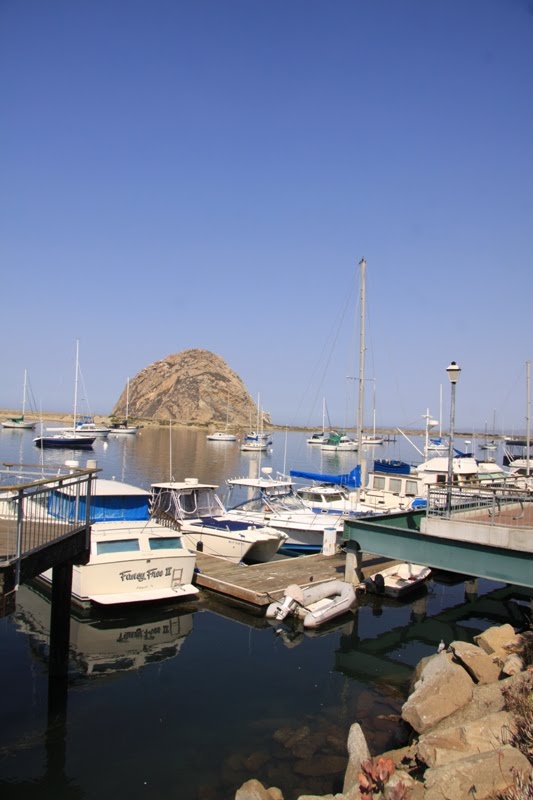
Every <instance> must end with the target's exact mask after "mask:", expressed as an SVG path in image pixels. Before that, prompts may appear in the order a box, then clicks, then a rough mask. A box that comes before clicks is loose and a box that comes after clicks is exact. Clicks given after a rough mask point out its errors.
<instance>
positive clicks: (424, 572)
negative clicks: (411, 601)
mask: <svg viewBox="0 0 533 800" xmlns="http://www.w3.org/2000/svg"><path fill="white" fill-rule="evenodd" d="M430 574H431V569H430V568H429V567H425V566H423V565H421V564H407V563H402V564H396V565H395V566H392V567H387V568H386V569H382V570H380V571H379V572H375V573H374V575H372V576H371V577H368V578H366V579H365V580H364V582H363V584H362V585H361V587H360V588H361V589H363V590H364V591H367V592H369V593H371V594H384V595H387V596H388V597H394V598H395V599H397V600H399V599H402V598H403V597H405V596H406V595H408V594H412V592H414V591H415V590H417V589H420V588H421V586H423V584H424V583H425V581H426V580H427V578H429V576H430Z"/></svg>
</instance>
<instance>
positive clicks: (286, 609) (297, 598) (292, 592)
mask: <svg viewBox="0 0 533 800" xmlns="http://www.w3.org/2000/svg"><path fill="white" fill-rule="evenodd" d="M303 600H304V596H303V592H302V588H301V586H298V584H296V583H294V584H291V586H287V588H286V589H285V596H284V598H283V602H282V603H281V604H280V606H279V608H277V609H276V614H275V619H279V620H282V619H285V617H286V616H287V615H288V614H293V613H294V612H295V611H296V609H297V608H298V606H301V605H303Z"/></svg>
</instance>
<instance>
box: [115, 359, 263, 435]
mask: <svg viewBox="0 0 533 800" xmlns="http://www.w3.org/2000/svg"><path fill="white" fill-rule="evenodd" d="M126 394H127V387H124V391H123V392H122V394H121V395H120V397H119V399H118V401H117V403H116V404H115V406H114V408H113V412H112V413H113V416H114V417H124V416H125V414H126V401H127V398H126ZM129 417H130V418H133V419H150V420H156V421H160V422H164V421H173V422H177V423H181V424H188V425H213V426H222V427H225V425H226V418H227V420H228V426H229V427H231V428H234V427H247V426H250V425H251V426H252V427H255V426H256V425H257V406H256V404H255V403H254V401H253V399H252V398H251V396H250V395H249V393H248V391H247V390H246V387H245V385H244V383H243V381H242V380H241V379H240V378H239V376H238V375H237V374H236V373H235V372H234V371H233V370H232V369H230V367H229V366H228V365H227V364H226V362H225V361H224V359H223V358H221V357H220V356H217V355H215V353H211V352H209V351H208V350H184V351H183V352H181V353H175V354H173V355H169V356H167V357H166V358H163V359H161V361H156V362H154V363H153V364H150V366H148V367H145V368H144V369H143V370H141V372H139V373H138V374H137V375H136V376H135V377H134V378H132V379H131V380H130V384H129ZM264 422H265V423H267V422H269V420H268V419H264Z"/></svg>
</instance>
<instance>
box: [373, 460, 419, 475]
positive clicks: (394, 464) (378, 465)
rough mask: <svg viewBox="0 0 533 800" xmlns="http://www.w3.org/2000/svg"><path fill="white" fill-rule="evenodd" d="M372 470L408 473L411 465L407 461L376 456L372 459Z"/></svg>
mask: <svg viewBox="0 0 533 800" xmlns="http://www.w3.org/2000/svg"><path fill="white" fill-rule="evenodd" d="M374 472H390V473H392V474H394V475H409V474H410V472H411V467H410V465H409V464H408V463H407V461H396V460H388V459H386V458H376V460H375V461H374Z"/></svg>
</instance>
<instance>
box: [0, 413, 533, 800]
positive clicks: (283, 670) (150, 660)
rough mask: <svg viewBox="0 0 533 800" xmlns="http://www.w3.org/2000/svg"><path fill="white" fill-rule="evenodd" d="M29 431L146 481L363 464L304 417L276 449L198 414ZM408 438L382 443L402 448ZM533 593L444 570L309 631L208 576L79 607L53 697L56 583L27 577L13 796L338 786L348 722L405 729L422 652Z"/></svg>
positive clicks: (0, 435) (12, 631) (9, 758)
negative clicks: (333, 447) (211, 438)
mask: <svg viewBox="0 0 533 800" xmlns="http://www.w3.org/2000/svg"><path fill="white" fill-rule="evenodd" d="M35 435H36V434H35V433H34V432H32V431H20V430H8V429H4V430H2V431H1V432H0V462H3V463H25V464H38V463H39V462H40V460H41V458H42V459H43V460H44V462H45V464H46V465H47V466H50V465H51V464H57V465H61V464H63V463H64V462H65V461H66V460H67V459H70V460H72V459H76V460H78V461H79V463H80V465H81V466H84V465H85V463H86V461H87V460H88V459H91V460H96V462H97V464H98V467H99V468H100V469H101V472H100V475H101V477H105V478H113V477H115V478H116V479H117V480H123V481H127V482H129V483H134V484H136V485H139V486H143V487H144V488H149V486H150V483H152V482H156V481H162V480H169V479H171V478H174V479H176V480H181V479H183V478H186V477H188V478H190V477H195V478H198V479H199V480H200V481H205V482H212V483H214V484H217V485H219V486H220V493H221V495H223V494H224V486H225V480H226V479H227V478H231V477H236V476H242V475H254V474H258V473H259V472H260V471H261V469H262V468H264V467H271V468H272V469H273V472H274V473H275V472H276V471H278V470H279V471H283V472H288V471H289V470H290V469H300V470H304V469H305V470H314V471H323V472H331V473H344V472H348V471H349V470H350V469H351V468H352V467H353V466H354V463H355V454H353V453H346V454H342V455H338V454H332V456H329V458H327V459H326V458H325V454H324V453H321V452H320V449H319V448H314V447H312V446H309V445H307V444H306V435H305V434H303V433H294V432H289V433H284V432H276V433H274V434H273V437H272V439H273V443H272V448H271V449H270V450H269V451H268V452H267V453H255V452H241V450H240V448H239V444H238V443H223V442H208V441H206V437H205V432H203V431H196V430H192V429H178V428H170V429H169V428H145V429H142V430H141V431H140V432H139V433H138V434H137V435H136V436H132V437H130V436H122V437H109V438H108V439H107V440H96V442H95V444H94V447H93V450H92V451H88V452H79V453H76V452H72V451H62V450H58V451H44V452H43V453H41V451H40V450H38V449H37V448H36V447H35V446H34V444H33V437H34V436H35ZM404 447H405V443H403V444H402V443H400V442H398V441H397V442H395V443H391V444H389V445H386V446H383V447H380V448H376V455H379V457H390V458H400V457H404V458H405V457H406V452H405V449H402V448H404ZM372 456H373V452H372V450H369V451H368V452H367V458H368V460H369V465H370V463H371V459H372ZM408 458H411V456H410V455H409V457H408ZM243 569H246V567H243ZM528 602H529V601H528V599H527V598H525V597H521V596H520V592H519V591H518V590H516V589H514V588H512V587H507V586H504V585H501V584H496V583H492V582H489V581H483V580H479V581H472V580H467V579H465V577H464V576H458V575H457V576H451V575H440V576H438V575H435V576H433V577H432V578H431V579H430V581H429V582H428V584H427V587H426V589H425V591H423V592H421V593H420V594H419V595H418V596H416V597H413V599H412V600H411V601H410V602H408V603H402V604H399V603H396V602H394V601H392V600H387V599H385V598H381V597H375V596H374V597H373V598H370V597H369V598H367V599H366V600H364V601H363V603H362V605H361V607H360V608H358V610H357V611H354V612H352V613H350V614H348V615H347V616H345V617H342V618H339V619H338V620H335V621H333V622H332V623H330V624H329V625H328V626H326V627H324V628H322V629H318V630H317V631H313V632H312V633H309V632H306V633H303V632H302V631H301V630H299V629H297V628H291V626H290V625H288V626H283V627H280V626H276V625H275V624H273V623H271V622H269V621H267V620H266V619H264V618H263V617H260V616H256V615H254V614H252V613H250V612H246V611H243V610H242V609H237V608H234V607H232V606H231V605H229V604H226V603H223V602H220V601H217V600H215V599H214V598H213V597H212V596H209V595H208V594H204V593H201V595H200V597H199V599H198V600H194V601H192V602H191V601H187V602H178V603H174V604H155V605H151V606H145V607H142V608H131V607H129V608H128V609H123V608H120V607H119V608H114V609H113V608H108V609H103V610H98V609H95V610H93V611H91V612H90V613H84V614H79V613H75V614H74V613H73V616H72V620H71V652H70V667H69V687H68V695H67V700H66V704H64V705H63V706H62V707H61V708H58V707H57V706H56V705H55V704H54V702H53V696H52V693H51V691H50V686H49V683H48V674H47V656H48V637H49V615H50V603H49V599H48V598H47V597H46V596H45V594H43V593H42V591H41V590H39V589H38V588H37V587H34V586H23V587H21V588H20V590H19V592H18V595H17V604H16V610H15V612H14V613H13V614H12V615H10V616H7V617H5V618H3V619H0V652H1V653H2V658H1V659H0V681H1V685H2V687H3V691H2V712H1V720H2V724H1V725H0V791H1V794H2V797H3V798H15V797H16V798H17V800H26V798H40V799H41V798H43V797H44V798H52V797H53V798H54V800H93V798H94V800H97V798H98V800H108V799H109V800H111V798H113V800H116V798H117V797H128V799H129V800H140V799H141V798H150V800H152V798H157V799H158V800H159V799H161V800H166V798H179V800H214V799H215V798H217V800H218V798H220V800H222V799H223V800H231V798H233V797H234V795H235V791H236V790H237V788H238V787H239V786H240V785H241V784H242V783H243V782H244V781H246V780H248V779H250V778H252V777H256V778H258V779H259V780H261V781H262V782H263V783H264V784H265V785H267V786H278V787H279V788H280V789H281V790H282V792H283V794H284V797H285V800H295V799H296V798H297V797H298V796H299V795H301V794H331V793H335V792H340V791H342V780H343V776H344V770H345V768H346V749H345V745H346V739H347V735H348V731H349V728H350V725H351V724H353V723H354V722H359V723H360V724H361V726H362V728H363V731H364V733H365V735H366V737H367V741H368V743H369V746H370V749H371V752H373V753H379V752H382V751H384V750H386V749H389V748H392V747H395V746H397V745H399V744H400V743H402V742H401V741H400V740H401V734H402V730H401V726H399V725H398V715H399V712H400V709H401V705H402V703H403V702H404V700H405V697H406V695H407V692H408V689H409V681H410V678H411V674H412V669H413V667H414V666H415V665H416V664H417V662H418V661H419V660H420V659H421V658H422V657H424V656H428V655H430V654H432V653H434V652H436V650H437V647H438V644H439V642H440V641H441V640H443V641H444V642H446V643H449V642H450V641H452V640H457V639H460V640H463V641H472V640H473V637H474V636H475V635H476V634H477V633H479V632H480V631H482V630H484V629H486V628H487V627H489V626H490V625H493V624H502V623H504V622H509V623H511V624H512V625H514V626H515V627H520V626H521V625H523V624H524V622H525V615H526V613H527V611H528Z"/></svg>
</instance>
